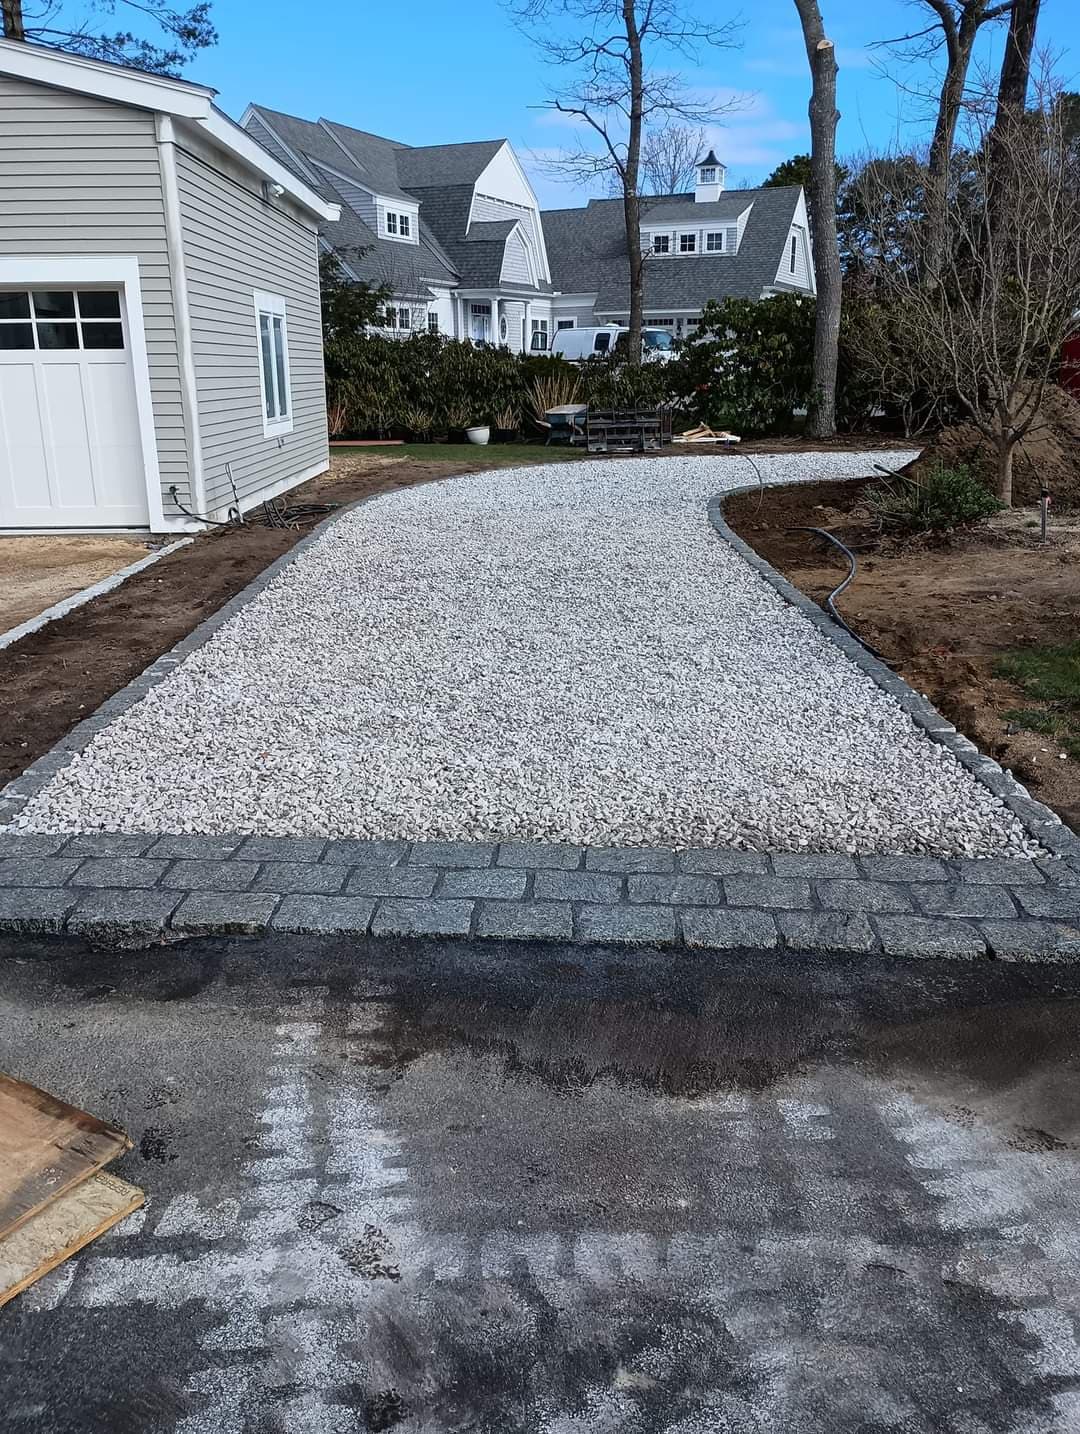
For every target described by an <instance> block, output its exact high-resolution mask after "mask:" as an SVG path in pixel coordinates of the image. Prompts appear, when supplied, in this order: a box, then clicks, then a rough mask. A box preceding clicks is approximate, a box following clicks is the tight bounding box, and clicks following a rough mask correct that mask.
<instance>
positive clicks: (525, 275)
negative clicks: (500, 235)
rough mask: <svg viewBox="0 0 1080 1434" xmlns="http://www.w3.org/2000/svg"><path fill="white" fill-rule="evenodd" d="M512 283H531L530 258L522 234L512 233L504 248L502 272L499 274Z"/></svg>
mask: <svg viewBox="0 0 1080 1434" xmlns="http://www.w3.org/2000/svg"><path fill="white" fill-rule="evenodd" d="M499 277H500V278H501V279H503V280H504V281H505V282H506V283H508V284H510V283H512V284H531V283H532V275H531V274H530V273H529V260H528V256H527V255H526V253H525V241H524V239H522V237H521V235H520V234H511V235H510V236H509V237H508V238H507V241H506V247H505V248H504V250H503V262H502V274H501V275H500V276H499Z"/></svg>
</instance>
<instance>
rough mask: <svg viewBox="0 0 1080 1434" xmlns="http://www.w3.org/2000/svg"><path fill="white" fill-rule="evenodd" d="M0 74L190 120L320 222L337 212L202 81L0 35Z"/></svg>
mask: <svg viewBox="0 0 1080 1434" xmlns="http://www.w3.org/2000/svg"><path fill="white" fill-rule="evenodd" d="M0 74H5V75H11V76H13V77H16V78H18V79H23V80H28V81H30V82H31V83H34V84H41V85H50V86H51V87H52V88H54V89H59V90H67V91H69V92H71V93H74V94H82V95H92V96H93V97H94V98H96V99H102V100H109V101H111V102H113V103H115V104H123V105H130V106H131V107H132V108H134V109H142V110H148V111H150V112H151V113H153V114H161V115H167V116H168V117H169V118H170V119H177V120H180V121H182V122H183V123H185V124H190V125H191V126H193V127H194V128H195V129H197V130H198V131H200V132H201V133H202V134H203V135H204V136H205V137H206V138H208V139H209V140H210V141H212V142H213V143H214V144H215V145H216V146H217V147H218V148H219V149H222V150H224V151H225V152H226V153H228V154H229V155H230V156H231V157H232V158H233V159H235V160H237V161H239V163H240V164H241V165H242V166H243V167H244V168H245V169H247V170H249V171H250V172H252V173H253V174H255V175H257V176H258V177H259V178H260V179H266V180H269V181H270V182H271V183H272V184H278V185H280V186H281V188H282V190H284V192H285V193H286V194H288V195H289V197H290V199H292V200H293V201H294V202H295V203H296V204H298V205H299V206H300V207H301V208H302V209H304V210H307V211H308V212H309V213H310V214H312V215H313V216H314V217H315V218H317V219H321V220H323V221H324V222H329V221H331V220H334V219H336V218H337V210H336V208H334V206H333V205H328V204H327V203H326V202H325V201H324V199H323V198H322V196H321V195H320V194H319V193H318V191H317V190H316V189H315V188H313V187H312V186H311V185H310V184H309V183H307V182H306V180H305V179H304V178H303V177H302V176H298V175H297V174H296V172H295V171H294V170H293V169H290V168H288V167H286V166H285V165H282V164H281V163H279V161H278V160H277V159H275V158H274V156H273V155H271V154H269V153H268V152H267V151H266V150H265V149H263V147H262V146H261V145H260V144H258V143H257V142H256V141H255V140H254V139H252V137H251V135H249V134H248V133H247V131H246V130H244V129H242V128H241V127H240V125H238V124H236V123H234V121H233V120H231V119H229V117H228V115H226V114H224V113H223V112H222V111H221V110H219V109H218V108H217V107H216V105H214V103H213V97H214V94H215V91H214V90H212V89H209V88H208V87H207V86H206V85H196V84H192V83H191V81H189V80H177V79H173V78H171V77H170V76H168V75H158V74H150V73H148V72H147V71H145V70H134V69H129V68H128V67H127V66H125V65H114V64H110V63H109V62H108V61H105V60H91V59H88V58H87V57H86V56H84V55H72V54H68V53H67V52H66V51H62V50H54V49H51V48H49V47H48V46H45V45H32V44H29V43H28V42H26V41H24V40H19V41H13V40H0Z"/></svg>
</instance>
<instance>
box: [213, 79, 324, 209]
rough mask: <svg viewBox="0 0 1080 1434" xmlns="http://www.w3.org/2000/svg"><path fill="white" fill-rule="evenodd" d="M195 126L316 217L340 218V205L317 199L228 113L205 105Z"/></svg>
mask: <svg viewBox="0 0 1080 1434" xmlns="http://www.w3.org/2000/svg"><path fill="white" fill-rule="evenodd" d="M198 126H199V128H200V129H202V130H205V132H206V133H207V134H209V135H210V136H211V137H212V138H213V139H214V141H215V142H216V143H217V144H218V145H220V146H221V148H222V149H224V150H226V151H227V152H228V153H229V154H232V155H234V156H235V157H236V158H237V159H239V160H240V161H241V163H243V164H245V165H247V167H248V168H249V169H251V170H254V172H255V173H256V174H258V175H261V177H262V178H263V179H267V180H269V181H270V183H271V184H280V185H281V187H282V189H283V190H284V191H285V193H286V194H287V195H289V197H290V198H291V199H294V200H295V201H296V203H297V204H299V205H300V206H301V208H303V209H306V210H308V212H309V213H311V214H314V215H315V217H316V218H317V219H324V220H327V221H332V220H336V219H340V218H341V206H340V204H328V203H327V202H326V200H325V199H320V198H319V196H318V195H317V194H316V193H315V191H314V189H309V188H308V186H307V185H306V184H305V183H304V182H303V180H300V179H297V177H296V175H295V174H293V172H292V170H291V169H286V168H285V166H284V165H283V164H279V163H278V162H277V160H276V159H275V158H274V157H273V155H270V154H267V152H266V150H265V149H263V147H262V145H261V144H259V142H258V140H254V139H252V137H251V135H249V134H248V132H247V130H244V129H241V128H240V126H239V125H238V124H235V123H234V122H233V121H232V120H231V119H229V117H228V115H225V114H222V112H221V110H219V109H215V108H214V107H213V105H211V106H209V107H208V113H207V114H206V115H204V116H200V117H199V119H198Z"/></svg>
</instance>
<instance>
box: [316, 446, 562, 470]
mask: <svg viewBox="0 0 1080 1434" xmlns="http://www.w3.org/2000/svg"><path fill="white" fill-rule="evenodd" d="M330 452H331V453H355V454H356V455H357V457H363V455H364V454H365V453H376V454H380V455H383V454H385V456H386V457H388V458H417V459H420V460H421V461H422V462H425V463H475V464H477V465H478V466H479V467H484V468H505V467H506V466H507V465H508V464H512V463H559V462H561V461H563V460H565V459H567V458H586V457H588V455H587V454H586V452H585V450H584V449H583V448H570V447H569V446H568V445H563V444H559V445H555V444H552V445H551V447H550V448H545V447H544V445H543V444H542V443H486V444H482V443H373V444H372V445H371V446H370V447H367V446H365V447H363V448H350V447H349V446H348V444H344V443H341V444H338V443H331V445H330Z"/></svg>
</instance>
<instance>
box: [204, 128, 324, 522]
mask: <svg viewBox="0 0 1080 1434" xmlns="http://www.w3.org/2000/svg"><path fill="white" fill-rule="evenodd" d="M176 160H177V183H178V187H179V191H180V211H181V216H182V223H183V243H184V263H185V269H186V273H187V283H188V305H189V309H190V314H191V336H192V350H193V356H194V361H195V373H196V383H197V390H198V400H199V429H200V433H201V436H202V454H203V471H204V475H205V483H206V494H207V497H206V503H207V510H208V512H209V513H211V514H214V513H217V512H220V511H221V510H223V509H225V508H227V507H228V506H229V505H230V504H232V503H233V502H234V497H233V491H232V484H230V482H229V478H228V475H227V474H226V472H225V465H226V463H230V464H231V465H232V477H233V483H234V484H235V486H236V492H237V495H238V496H239V500H240V504H241V506H246V505H247V504H249V503H251V502H253V501H257V500H258V499H259V498H260V497H261V496H262V494H263V493H264V492H265V490H267V489H269V488H273V487H274V486H275V485H279V484H280V485H288V484H290V483H291V482H298V481H299V480H300V478H301V476H302V475H303V474H304V473H305V472H306V471H309V470H311V469H312V468H314V467H316V466H320V465H321V466H324V467H325V466H326V465H327V464H328V463H329V449H328V446H327V433H326V396H325V391H324V387H323V360H322V325H321V316H320V306H319V272H318V264H317V251H316V245H317V240H316V234H315V228H314V225H313V224H310V223H305V222H304V221H303V220H300V219H298V218H294V217H292V215H290V214H289V213H288V212H286V211H285V210H283V209H282V208H280V207H278V206H276V205H273V204H270V203H267V202H265V201H264V200H263V199H262V197H261V196H260V195H258V194H256V193H254V192H253V191H252V190H251V189H249V188H248V187H247V184H250V183H251V180H250V179H249V180H248V181H247V184H244V183H241V182H238V181H237V180H236V179H233V178H229V177H227V176H226V175H224V174H223V173H221V172H220V171H219V170H218V169H217V168H212V167H210V165H208V164H207V163H206V162H204V161H203V160H201V159H198V158H196V157H194V156H193V155H191V154H189V153H187V152H186V151H184V150H182V149H178V152H177V156H176ZM256 290H262V291H263V292H265V293H269V294H276V295H279V296H280V297H281V298H283V299H284V300H285V306H286V309H285V314H286V330H287V334H288V352H289V378H290V390H291V398H292V414H293V428H292V432H291V433H288V434H285V435H284V436H283V437H281V438H278V437H276V436H272V437H269V438H268V437H266V436H265V435H264V433H263V395H262V380H261V371H260V361H259V350H258V342H257V339H256V326H255V306H254V295H255V291H256Z"/></svg>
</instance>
